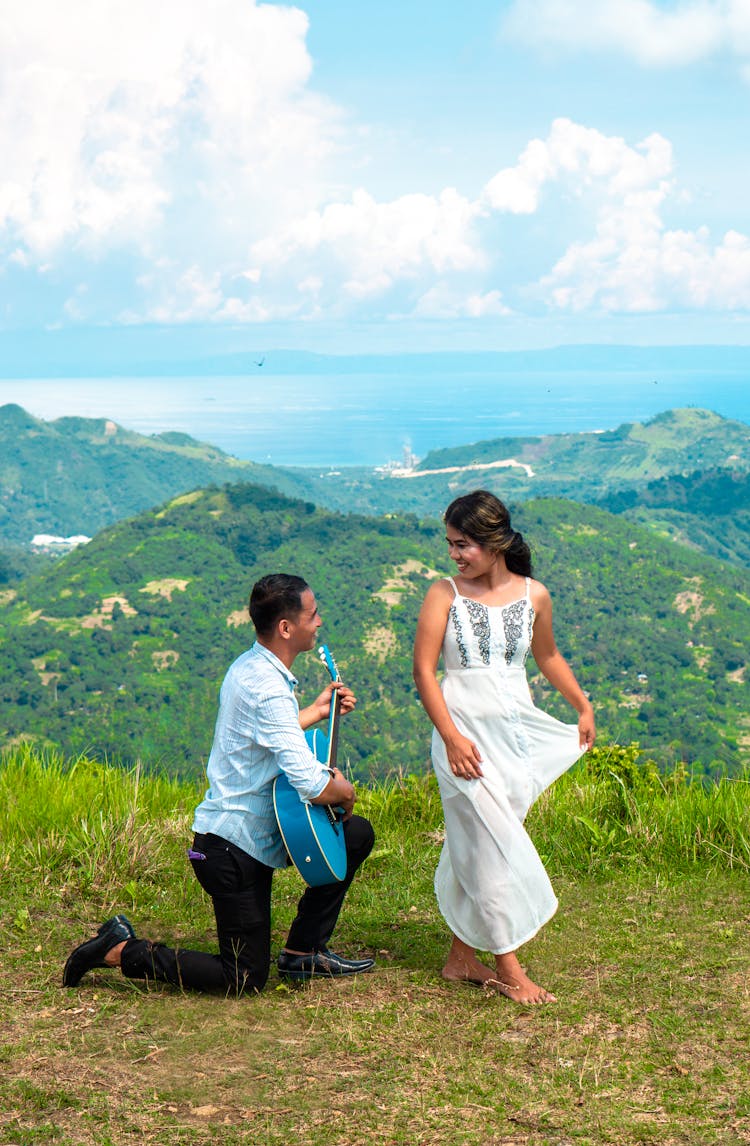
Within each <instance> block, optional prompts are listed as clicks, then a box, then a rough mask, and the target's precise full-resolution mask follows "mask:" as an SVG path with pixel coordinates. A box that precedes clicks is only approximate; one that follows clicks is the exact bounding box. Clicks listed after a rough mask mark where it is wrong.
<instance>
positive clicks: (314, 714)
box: [299, 680, 357, 729]
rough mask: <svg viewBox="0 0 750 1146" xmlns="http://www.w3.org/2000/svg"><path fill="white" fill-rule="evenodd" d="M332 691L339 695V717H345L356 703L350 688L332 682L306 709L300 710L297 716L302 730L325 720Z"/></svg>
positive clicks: (329, 707)
mask: <svg viewBox="0 0 750 1146" xmlns="http://www.w3.org/2000/svg"><path fill="white" fill-rule="evenodd" d="M334 690H335V691H336V692H337V693H338V694H339V711H340V712H341V715H342V716H344V715H346V713H347V712H351V711H352V709H353V708H354V706H355V704H356V703H357V698H356V696H355V695H354V693H353V692H352V690H351V689H350V688H347V687H346V685H345V684H342V683H341V681H340V680H336V681H332V682H331V684H329V685H326V687H325V688H324V689H323V691H322V692H321V694H320V696H319V697H317V699H316V700H314V701H313V702H312V704H308V706H307V708H301V709H300V714H299V722H300V725H301V727H302V728H303V729H306V728H310V727H311V726H312V725H313V724H317V723H318V721H319V720H325V719H326V718H327V717H328V715H329V714H330V711H331V697H332V696H333V693H334Z"/></svg>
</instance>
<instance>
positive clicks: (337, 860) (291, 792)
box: [273, 645, 346, 887]
mask: <svg viewBox="0 0 750 1146" xmlns="http://www.w3.org/2000/svg"><path fill="white" fill-rule="evenodd" d="M318 655H319V656H320V659H321V660H322V661H323V663H324V665H325V666H326V668H327V669H328V672H329V673H330V676H331V680H334V681H336V680H338V679H339V674H338V669H337V668H336V664H335V662H334V659H333V657H332V656H331V653H330V650H329V648H328V646H327V645H321V646H320V648H319V649H318ZM340 705H341V701H340V699H339V694H338V689H336V690H335V691H334V693H333V696H332V698H331V714H330V716H329V718H328V735H327V736H326V734H325V733H324V732H321V731H320V729H318V728H315V729H308V731H307V732H306V733H305V736H306V738H307V743H308V744H309V746H310V749H311V751H312V752H313V753H314V755H315V756H316V758H317V759H318V760H320V762H321V764H325V765H326V767H328V768H334V767H335V765H336V751H337V748H338V739H339V715H340V711H339V710H340ZM273 810H274V812H275V813H276V821H277V823H278V825H279V831H280V832H281V838H282V839H283V841H284V847H285V848H286V850H287V852H288V853H289V856H290V858H291V860H292V863H293V864H294V866H295V867H296V869H297V871H298V872H299V873H300V875H301V876H302V878H303V879H304V881H305V883H307V884H309V885H310V887H320V886H321V885H322V884H325V883H340V882H341V881H342V880H343V879H345V878H346V842H345V840H344V825H343V822H342V817H343V810H342V809H341V808H333V807H328V806H327V805H326V804H311V803H310V802H309V801H308V800H302V799H301V798H300V796H299V793H298V792H297V791H296V790H295V789H294V788H293V787H292V785H291V784H290V783H289V781H288V780H287V778H286V776H285V775H284V773H283V772H282V773H281V775H280V776H277V777H276V779H275V780H274V782H273Z"/></svg>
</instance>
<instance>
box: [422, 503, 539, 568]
mask: <svg viewBox="0 0 750 1146" xmlns="http://www.w3.org/2000/svg"><path fill="white" fill-rule="evenodd" d="M443 520H444V521H445V524H446V525H452V526H453V528H454V529H457V530H458V531H459V533H463V534H464V535H465V536H466V537H470V538H471V539H472V541H476V542H477V543H478V544H479V545H482V546H484V548H485V549H489V550H490V552H492V553H502V554H503V556H504V557H505V564H506V565H507V566H508V568H509V569H510V571H511V573H520V574H521V576H522V577H530V576H531V550H530V549H529V547H528V545H527V544H526V542H525V541H524V539H523V536H522V534H520V533H518V532H517V531H516V530H515V529H511V525H510V513H509V512H508V509H507V507H506V506H504V505H503V503H502V502H501V501H500V499H499V498H498V497H495V495H494V493H490V492H489V491H488V490H486V489H475V490H473V492H472V493H465V494H463V496H462V497H457V498H456V499H455V501H452V502H451V503H450V505H449V506H448V508H447V509H446V511H445V515H444V517H443Z"/></svg>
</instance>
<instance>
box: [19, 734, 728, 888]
mask: <svg viewBox="0 0 750 1146" xmlns="http://www.w3.org/2000/svg"><path fill="white" fill-rule="evenodd" d="M637 756H638V750H637V746H631V747H629V748H627V749H623V748H618V747H612V748H609V749H606V748H605V749H595V750H594V751H593V752H592V753H590V754H589V755H588V757H587V758H586V759H585V760H584V761H583V762H582V763H581V764H580V765H578V766H577V767H576V768H575V769H573V770H572V771H571V772H570V773H568V774H567V775H566V776H564V777H563V778H562V779H560V780H559V781H558V782H557V783H556V784H555V785H553V787H552V788H551V789H549V790H548V791H547V792H545V793H544V794H543V795H542V797H541V798H540V800H539V801H538V802H537V804H536V805H535V807H534V808H533V809H532V812H531V814H530V816H529V819H528V821H527V827H528V829H529V832H530V834H531V836H532V838H533V839H534V842H535V844H536V846H537V848H538V850H539V852H540V854H541V855H542V857H543V859H544V860H545V863H547V865H548V866H549V867H550V868H551V869H552V871H556V872H558V873H564V874H568V875H572V876H574V875H576V874H580V875H604V874H606V872H608V871H610V870H612V869H613V868H622V867H626V866H636V867H641V868H653V867H657V868H660V869H664V870H668V869H675V870H681V869H684V868H685V867H686V866H691V865H696V864H698V865H705V866H708V867H716V868H721V869H734V868H741V869H745V870H747V869H750V772H748V771H747V770H746V771H745V772H743V773H742V774H740V775H739V776H735V777H725V778H721V779H719V780H718V781H716V782H713V783H711V784H706V783H705V782H704V780H703V778H702V777H700V778H694V777H691V776H690V775H689V774H688V773H687V772H686V771H685V770H684V769H676V770H674V771H673V772H672V773H670V774H668V775H665V776H663V775H660V774H659V773H658V771H657V770H656V769H655V767H654V766H652V765H650V764H649V762H646V763H645V764H639V763H638V762H637ZM202 789H203V784H202V783H201V784H195V783H191V782H188V781H184V780H178V779H174V778H170V777H168V776H166V775H154V774H153V773H149V774H148V775H144V774H142V773H141V770H140V769H139V768H137V767H136V768H134V769H131V770H129V771H125V770H123V769H120V768H117V767H113V766H109V765H106V764H101V763H96V762H93V761H90V760H88V759H87V758H85V757H79V758H77V759H75V760H65V759H63V758H62V757H61V756H59V755H57V754H54V753H49V754H40V753H39V752H37V751H35V750H34V749H31V748H29V747H21V748H17V749H14V750H12V751H8V752H6V753H4V754H3V755H2V756H1V757H0V867H2V868H4V869H5V879H11V880H13V879H16V880H26V879H28V876H29V875H30V874H31V873H33V876H34V879H35V881H36V882H37V883H38V882H39V881H41V882H42V883H43V882H44V880H45V878H46V877H48V876H50V875H52V874H54V876H55V879H56V880H60V879H67V880H71V881H73V882H74V883H75V886H76V888H77V890H78V891H79V892H85V891H86V890H87V888H88V887H90V886H93V885H94V884H96V885H97V887H98V888H99V889H100V891H101V887H102V884H103V883H104V884H105V886H106V884H107V879H106V873H107V872H110V873H111V884H112V887H113V890H114V888H118V889H122V887H123V886H125V885H127V884H128V881H130V880H139V881H144V880H145V881H148V880H153V881H155V882H158V881H159V880H160V879H161V878H163V873H164V869H165V867H167V866H169V865H170V864H171V863H172V862H173V861H174V860H175V856H176V854H177V853H178V852H179V853H180V856H184V849H185V845H186V841H187V838H188V836H189V831H190V821H191V815H192V810H193V808H194V807H195V804H196V802H197V800H198V799H199V797H200V794H201V792H202ZM358 811H361V812H362V814H364V815H367V816H369V818H370V819H371V820H372V821H373V823H374V825H375V828H376V831H377V833H378V837H379V849H380V850H379V852H378V854H379V855H380V857H381V858H382V859H383V860H387V857H388V856H389V854H393V853H394V852H398V854H399V856H400V857H401V858H403V857H404V855H406V856H407V857H408V856H409V855H411V857H412V859H413V862H414V864H419V863H420V862H421V860H422V858H423V856H422V853H423V852H425V850H427V851H428V852H429V853H430V855H429V857H428V858H429V861H430V862H431V861H432V858H433V857H434V848H433V847H428V848H426V849H425V846H424V845H425V842H426V841H427V842H429V843H430V844H432V845H435V844H438V843H439V842H440V839H441V831H442V823H443V821H442V810H441V806H440V798H439V793H438V789H437V784H436V783H435V780H434V778H432V777H424V776H422V777H416V776H407V777H398V778H394V779H393V780H390V781H385V782H383V783H381V784H378V785H376V786H375V787H372V788H367V789H361V790H360V802H359V804H358Z"/></svg>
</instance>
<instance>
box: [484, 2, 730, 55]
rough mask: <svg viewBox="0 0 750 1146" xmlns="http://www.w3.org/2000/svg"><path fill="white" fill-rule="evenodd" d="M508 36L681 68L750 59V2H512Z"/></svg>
mask: <svg viewBox="0 0 750 1146" xmlns="http://www.w3.org/2000/svg"><path fill="white" fill-rule="evenodd" d="M503 27H504V31H505V34H506V35H508V36H510V37H512V38H513V39H515V40H519V41H522V42H524V43H528V44H532V45H537V46H540V47H557V48H562V49H565V50H567V51H574V52H586V51H588V52H601V51H605V52H613V53H616V54H618V55H624V56H627V57H630V58H631V59H634V60H635V61H636V62H637V63H639V64H641V65H644V66H647V67H677V66H681V65H686V64H691V63H694V62H695V61H697V60H701V59H705V58H707V57H709V56H712V55H714V54H716V53H717V52H726V53H728V54H730V55H736V56H739V57H740V58H741V59H742V60H743V61H744V60H747V58H748V57H750V0H684V2H678V3H676V4H670V5H669V6H668V7H665V6H664V5H661V4H657V3H654V2H653V0H514V2H513V3H512V5H511V7H510V9H509V11H508V13H507V14H506V16H505V18H504V21H503Z"/></svg>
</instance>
